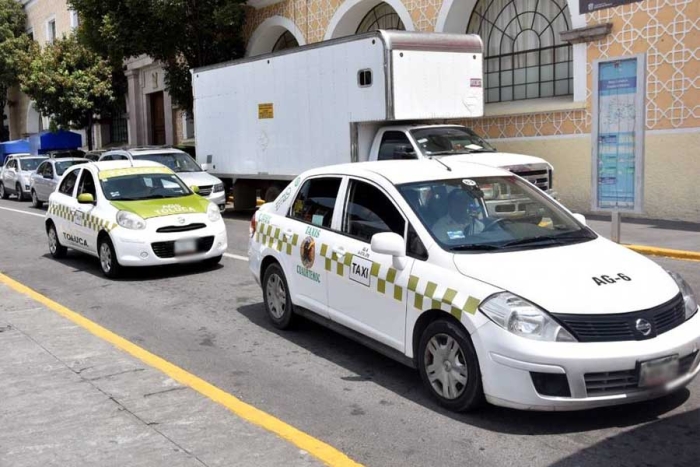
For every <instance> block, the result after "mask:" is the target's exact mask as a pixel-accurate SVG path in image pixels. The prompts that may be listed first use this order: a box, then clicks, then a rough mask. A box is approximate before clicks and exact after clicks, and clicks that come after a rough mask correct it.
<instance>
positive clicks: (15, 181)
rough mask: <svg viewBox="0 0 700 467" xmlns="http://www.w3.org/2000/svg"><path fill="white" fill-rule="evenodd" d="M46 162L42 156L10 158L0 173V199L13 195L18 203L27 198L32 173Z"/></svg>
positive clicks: (15, 156)
mask: <svg viewBox="0 0 700 467" xmlns="http://www.w3.org/2000/svg"><path fill="white" fill-rule="evenodd" d="M44 160H46V157H42V156H28V155H27V156H25V155H14V156H10V157H9V158H8V159H7V161H6V162H5V165H4V166H3V167H2V170H1V171H0V198H2V199H7V198H8V197H9V196H10V195H15V196H16V197H17V200H18V201H24V200H25V199H27V198H29V192H30V189H31V187H30V179H31V175H32V173H33V172H34V171H35V170H36V168H37V167H38V166H39V164H41V162H42V161H44Z"/></svg>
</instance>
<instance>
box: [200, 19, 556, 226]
mask: <svg viewBox="0 0 700 467" xmlns="http://www.w3.org/2000/svg"><path fill="white" fill-rule="evenodd" d="M482 64H483V57H482V42H481V39H480V38H479V37H478V36H476V35H468V34H434V33H418V32H405V31H376V32H372V33H367V34H361V35H355V36H349V37H343V38H340V39H333V40H329V41H324V42H319V43H315V44H310V45H306V46H302V47H297V48H294V49H288V50H284V51H280V52H277V53H272V54H268V55H261V56H256V57H251V58H246V59H242V60H237V61H233V62H227V63H221V64H217V65H212V66H208V67H203V68H197V69H194V70H193V71H192V74H193V88H194V113H195V135H196V149H197V158H198V160H199V162H200V163H202V164H203V165H204V166H205V167H206V168H207V169H208V170H209V171H210V172H211V173H213V174H214V175H216V176H217V177H219V178H221V179H222V180H224V182H225V183H226V184H227V186H228V187H232V191H233V196H234V204H235V207H236V208H237V209H249V208H253V207H254V206H255V203H256V197H257V196H260V197H263V198H264V199H265V201H272V200H273V199H274V198H276V196H277V194H279V192H280V190H281V189H283V188H284V186H285V185H286V184H287V183H288V182H289V181H290V180H292V179H293V178H294V177H296V176H297V175H298V174H300V173H301V172H303V171H305V170H308V169H310V168H313V167H319V166H324V165H331V164H339V163H347V162H356V161H372V160H386V159H397V158H400V159H406V158H409V159H410V158H423V157H448V158H452V157H458V158H467V159H469V160H473V161H475V162H479V163H483V164H487V165H492V166H497V167H503V168H506V169H508V170H511V171H513V172H514V173H517V174H518V175H521V176H523V177H525V178H527V179H529V180H530V181H531V182H533V183H534V184H536V185H537V186H539V187H540V188H542V189H544V190H550V189H551V180H552V166H551V165H550V164H548V163H547V162H546V161H544V160H542V159H539V158H536V157H531V156H523V155H517V154H503V153H498V152H496V150H495V149H494V148H492V147H491V146H490V145H489V144H488V143H487V142H486V141H484V140H483V139H482V138H480V137H479V136H478V135H476V134H475V133H474V132H473V131H471V130H470V129H468V128H466V127H464V126H460V125H450V124H444V123H436V121H443V120H454V119H464V118H473V117H481V116H482V115H483V108H484V104H483V102H484V99H483V92H484V90H483V79H482V78H483V70H482ZM445 161H446V162H447V159H445ZM502 197H503V201H504V202H503V203H502V206H500V207H499V208H498V209H499V212H502V213H503V214H504V215H507V213H508V212H513V214H515V213H516V212H515V211H517V210H518V209H520V208H519V207H518V204H517V202H513V200H511V201H507V198H509V196H508V194H502ZM523 209H524V208H523Z"/></svg>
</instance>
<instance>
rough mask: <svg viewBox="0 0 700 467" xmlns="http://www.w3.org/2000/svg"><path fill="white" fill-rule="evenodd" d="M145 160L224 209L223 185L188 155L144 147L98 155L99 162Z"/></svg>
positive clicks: (178, 151) (172, 149) (173, 150)
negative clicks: (171, 172) (165, 168)
mask: <svg viewBox="0 0 700 467" xmlns="http://www.w3.org/2000/svg"><path fill="white" fill-rule="evenodd" d="M130 159H132V160H146V161H153V162H157V163H159V164H163V165H164V166H166V167H168V168H169V169H170V170H172V171H174V172H175V173H177V175H178V176H179V177H180V178H181V179H182V180H183V181H184V182H185V183H186V184H187V185H188V186H197V188H198V189H199V192H198V193H199V195H200V196H203V197H205V198H207V199H208V200H209V201H211V202H212V203H214V204H216V205H217V206H218V207H219V210H221V211H224V210H225V209H226V193H225V191H224V184H223V182H222V181H221V180H219V179H218V178H216V177H214V176H212V175H210V174H208V173H207V172H205V171H204V170H202V168H201V167H200V166H199V165H198V164H197V161H195V160H194V159H193V158H192V157H191V156H190V155H189V154H187V153H186V152H184V151H181V150H179V149H175V148H170V147H146V148H129V149H112V150H109V151H106V152H104V153H102V154H101V155H100V158H99V160H100V161H117V160H130Z"/></svg>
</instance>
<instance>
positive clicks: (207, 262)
mask: <svg viewBox="0 0 700 467" xmlns="http://www.w3.org/2000/svg"><path fill="white" fill-rule="evenodd" d="M221 258H223V255H219V256H214V257H213V258H207V259H205V260H204V261H202V263H204V265H205V266H207V267H209V268H213V267H214V266H216V265H217V264H219V263H220V262H221Z"/></svg>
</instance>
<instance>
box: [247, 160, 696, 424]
mask: <svg viewBox="0 0 700 467" xmlns="http://www.w3.org/2000/svg"><path fill="white" fill-rule="evenodd" d="M445 165H447V167H446V166H445ZM498 193H511V194H514V195H517V196H518V198H519V199H523V200H525V201H527V203H526V205H527V209H526V210H524V211H522V213H521V214H520V215H517V216H516V215H513V214H512V213H508V215H507V216H506V215H504V216H500V217H499V215H498V213H497V211H496V210H494V209H492V208H490V206H489V204H490V203H492V202H494V201H495V202H498ZM249 260H250V262H249V264H250V269H251V272H252V274H253V276H254V277H255V278H256V280H257V281H258V282H259V283H260V284H261V285H262V290H263V297H264V302H265V308H266V310H267V314H268V315H269V318H270V320H271V321H272V323H273V324H274V325H275V326H277V327H279V328H285V327H287V326H289V325H290V324H291V323H292V321H293V320H294V318H295V315H296V314H302V315H304V316H307V317H309V318H311V319H314V320H316V321H319V322H321V323H322V324H325V325H327V326H329V327H331V328H333V329H335V330H338V331H339V332H341V333H344V334H347V335H348V336H350V337H353V338H356V339H358V340H360V341H361V342H363V343H365V344H367V345H370V346H371V347H373V348H375V349H376V350H378V351H380V352H382V353H384V354H386V355H389V356H392V357H394V358H397V359H398V360H400V361H403V362H405V363H407V364H409V365H411V366H414V367H417V368H418V370H419V372H420V375H421V377H422V379H423V382H424V384H425V387H426V388H427V390H428V391H429V392H430V393H431V394H432V395H433V396H434V397H435V398H436V399H437V400H438V401H439V402H440V403H441V404H442V405H444V406H445V407H447V408H449V409H452V410H458V411H459V410H467V409H471V408H473V407H475V406H477V405H478V404H479V403H480V402H481V401H482V400H483V399H484V398H485V399H486V400H487V401H489V402H491V403H493V404H496V405H502V406H508V407H514V408H519V409H528V410H576V409H584V408H590V407H599V406H607V405H615V404H622V403H627V402H632V401H639V400H644V399H650V398H654V397H658V396H661V395H664V394H668V393H670V392H672V391H675V390H677V389H679V388H682V387H684V386H686V385H687V384H688V383H689V382H690V381H691V380H692V379H693V378H695V376H696V375H697V374H698V371H700V369H699V367H698V360H699V358H698V348H700V315H698V313H697V311H698V305H697V302H696V299H695V297H694V295H693V292H692V290H691V289H690V287H689V286H688V284H687V283H686V282H685V281H684V280H683V279H682V278H681V277H680V276H679V275H678V274H676V273H672V272H671V273H669V272H667V271H665V270H664V269H662V268H661V267H660V266H658V265H657V264H656V263H654V262H653V261H651V260H649V259H647V258H645V257H643V256H641V255H639V254H637V253H634V252H632V251H630V250H629V249H627V248H625V247H623V246H620V245H617V244H615V243H612V242H610V241H608V240H606V239H604V238H602V237H599V236H598V235H596V234H595V233H594V232H593V231H592V230H590V229H589V228H587V227H586V225H585V219H584V218H583V216H580V215H575V214H572V213H570V212H569V211H568V210H567V209H566V208H564V207H563V206H562V205H560V204H559V203H558V202H556V201H555V200H554V199H553V198H551V197H550V196H548V195H547V194H545V193H544V192H542V191H541V190H538V189H537V188H536V187H535V186H533V185H532V184H530V183H528V182H526V181H525V180H524V179H523V178H520V177H518V176H516V175H514V174H512V173H509V172H506V171H504V170H502V169H497V168H492V167H487V166H484V165H479V164H473V163H467V162H459V161H457V160H455V159H442V160H441V161H437V160H423V161H420V160H417V161H392V162H373V163H357V164H348V165H340V166H332V167H325V168H321V169H317V170H312V171H308V172H305V173H304V174H302V175H301V176H299V177H298V178H296V179H295V180H294V181H293V182H292V183H291V184H290V185H289V186H288V187H287V188H286V189H285V190H284V191H283V192H282V193H281V194H280V196H279V197H278V198H277V200H276V201H275V202H273V203H268V204H265V205H263V206H262V207H261V209H260V210H259V211H258V212H257V213H256V214H255V216H254V217H253V219H252V221H251V239H250V246H249Z"/></svg>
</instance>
